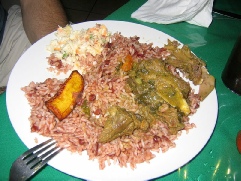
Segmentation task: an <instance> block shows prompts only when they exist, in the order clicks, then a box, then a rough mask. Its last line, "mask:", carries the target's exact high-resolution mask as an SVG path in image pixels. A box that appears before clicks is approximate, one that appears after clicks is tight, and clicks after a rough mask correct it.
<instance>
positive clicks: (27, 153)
mask: <svg viewBox="0 0 241 181" xmlns="http://www.w3.org/2000/svg"><path fill="white" fill-rule="evenodd" d="M51 141H53V139H49V140H47V141H45V142H43V143H41V144H39V145H37V146H35V147H33V148H31V149H29V150H28V151H26V152H24V153H23V154H22V158H25V157H27V156H28V155H29V154H32V153H33V152H34V151H36V150H38V149H39V148H41V147H43V146H44V145H46V144H48V143H50V142H51Z"/></svg>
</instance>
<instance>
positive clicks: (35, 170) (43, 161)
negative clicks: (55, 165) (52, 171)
mask: <svg viewBox="0 0 241 181" xmlns="http://www.w3.org/2000/svg"><path fill="white" fill-rule="evenodd" d="M56 149H58V147H55V148H53V149H51V150H50V151H51V152H52V151H54V150H56ZM62 150H63V148H59V149H58V150H57V151H55V152H54V153H52V154H51V155H49V156H48V157H46V158H45V159H44V160H42V161H41V162H39V164H37V165H36V166H35V167H34V168H33V169H34V171H33V174H35V173H36V172H37V171H39V170H40V169H41V168H42V167H43V166H44V165H46V164H47V163H48V161H49V160H51V159H52V158H53V157H55V155H57V154H58V153H59V152H61V151H62ZM50 151H49V152H50ZM33 174H32V175H33Z"/></svg>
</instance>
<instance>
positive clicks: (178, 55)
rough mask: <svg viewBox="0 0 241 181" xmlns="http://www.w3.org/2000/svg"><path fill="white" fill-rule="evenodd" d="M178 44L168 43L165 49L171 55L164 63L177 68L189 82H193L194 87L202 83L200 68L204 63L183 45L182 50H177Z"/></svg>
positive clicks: (175, 42)
mask: <svg viewBox="0 0 241 181" xmlns="http://www.w3.org/2000/svg"><path fill="white" fill-rule="evenodd" d="M178 46H179V43H178V42H177V41H173V42H171V41H170V40H169V41H168V44H167V45H165V48H166V49H167V50H168V51H169V52H170V53H171V55H170V56H168V57H167V58H166V59H165V60H164V61H165V62H166V63H168V64H169V65H172V66H174V67H175V68H178V69H179V70H180V71H181V72H183V73H184V76H186V77H187V78H188V79H189V80H191V81H193V83H194V84H195V85H199V84H201V83H202V67H203V66H205V63H204V62H203V61H202V60H201V59H199V58H198V57H197V56H195V55H194V54H193V53H192V52H191V50H190V49H189V48H188V47H187V46H186V45H184V46H183V47H182V48H178Z"/></svg>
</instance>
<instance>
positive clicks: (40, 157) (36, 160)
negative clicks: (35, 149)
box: [28, 143, 58, 169]
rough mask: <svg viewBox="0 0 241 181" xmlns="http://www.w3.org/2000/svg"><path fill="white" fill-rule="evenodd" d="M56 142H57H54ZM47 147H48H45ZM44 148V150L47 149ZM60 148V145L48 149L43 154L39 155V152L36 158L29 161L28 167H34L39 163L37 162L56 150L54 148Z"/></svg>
mask: <svg viewBox="0 0 241 181" xmlns="http://www.w3.org/2000/svg"><path fill="white" fill-rule="evenodd" d="M54 144H55V143H54ZM45 148H46V147H45ZM45 148H44V150H46V149H45ZM56 149H58V147H54V148H52V149H50V150H48V151H47V152H46V153H44V154H43V155H41V156H39V155H38V154H37V153H36V154H35V156H36V158H35V159H33V160H32V161H30V162H29V164H28V167H29V168H31V169H32V168H33V167H34V166H35V165H37V163H39V162H41V161H42V160H43V159H44V158H46V157H47V156H48V155H50V154H51V153H53V152H54V150H56ZM42 151H43V150H40V152H42Z"/></svg>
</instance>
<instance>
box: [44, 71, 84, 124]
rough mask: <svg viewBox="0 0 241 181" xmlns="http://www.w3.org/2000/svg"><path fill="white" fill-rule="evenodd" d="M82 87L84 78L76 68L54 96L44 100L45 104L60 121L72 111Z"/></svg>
mask: <svg viewBox="0 0 241 181" xmlns="http://www.w3.org/2000/svg"><path fill="white" fill-rule="evenodd" d="M83 89H84V79H83V77H82V75H81V74H80V73H79V72H78V71H77V70H74V71H73V72H72V73H71V74H70V76H69V78H68V79H66V80H65V82H64V83H63V84H62V85H61V87H60V89H59V90H58V92H57V93H56V94H55V95H54V97H52V98H50V99H49V100H48V101H46V102H45V105H46V107H47V108H48V110H49V111H51V112H52V113H53V114H54V115H55V116H56V117H57V118H58V119H59V120H60V121H61V120H63V119H64V118H66V117H67V116H68V115H69V114H70V113H71V112H72V111H73V109H74V107H75V106H76V100H77V98H78V96H79V95H80V94H81V92H82V91H83Z"/></svg>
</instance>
